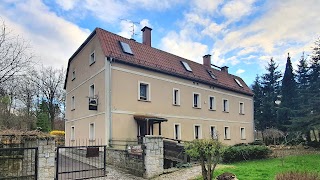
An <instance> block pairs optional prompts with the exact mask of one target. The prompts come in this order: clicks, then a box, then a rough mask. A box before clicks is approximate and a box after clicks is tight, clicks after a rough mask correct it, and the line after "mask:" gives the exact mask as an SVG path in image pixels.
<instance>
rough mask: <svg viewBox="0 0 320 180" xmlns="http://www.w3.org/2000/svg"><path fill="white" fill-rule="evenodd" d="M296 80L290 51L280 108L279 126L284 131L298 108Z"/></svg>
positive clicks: (283, 80)
mask: <svg viewBox="0 0 320 180" xmlns="http://www.w3.org/2000/svg"><path fill="white" fill-rule="evenodd" d="M296 98H297V96H296V81H295V75H294V74H293V69H292V64H291V58H290V56H289V53H288V58H287V63H286V69H285V72H284V75H283V79H282V86H281V104H280V107H279V109H278V112H277V113H278V114H277V115H278V117H277V118H278V127H279V129H280V130H282V131H287V127H288V125H290V119H291V117H292V116H293V110H294V109H296V107H297V106H296V103H295V101H296Z"/></svg>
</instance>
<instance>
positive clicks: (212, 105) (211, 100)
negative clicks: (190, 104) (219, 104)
mask: <svg viewBox="0 0 320 180" xmlns="http://www.w3.org/2000/svg"><path fill="white" fill-rule="evenodd" d="M208 105H209V110H216V100H215V98H214V96H209V103H208Z"/></svg>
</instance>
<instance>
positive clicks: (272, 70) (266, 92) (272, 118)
mask: <svg viewBox="0 0 320 180" xmlns="http://www.w3.org/2000/svg"><path fill="white" fill-rule="evenodd" d="M277 69H278V65H277V64H276V63H275V62H274V60H273V59H272V58H271V60H270V62H269V63H268V66H267V67H266V70H267V73H266V74H264V75H263V76H262V81H261V84H262V91H263V99H262V110H261V121H263V122H264V124H265V127H264V128H271V127H274V128H279V126H278V122H277V108H278V105H277V104H276V103H275V102H276V101H277V100H278V98H279V94H280V90H281V86H280V78H281V77H282V76H281V72H280V71H278V70H277Z"/></svg>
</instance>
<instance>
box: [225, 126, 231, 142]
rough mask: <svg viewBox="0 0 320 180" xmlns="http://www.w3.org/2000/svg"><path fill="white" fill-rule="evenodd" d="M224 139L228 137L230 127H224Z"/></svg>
mask: <svg viewBox="0 0 320 180" xmlns="http://www.w3.org/2000/svg"><path fill="white" fill-rule="evenodd" d="M224 139H230V127H224Z"/></svg>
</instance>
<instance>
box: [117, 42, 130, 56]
mask: <svg viewBox="0 0 320 180" xmlns="http://www.w3.org/2000/svg"><path fill="white" fill-rule="evenodd" d="M119 42H120V45H121V48H122V51H123V52H124V53H127V54H131V55H133V53H132V50H131V48H130V46H129V44H127V43H125V42H121V41H119Z"/></svg>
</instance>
